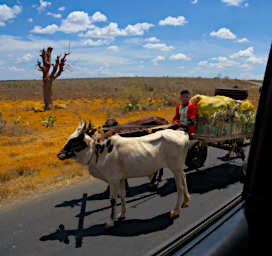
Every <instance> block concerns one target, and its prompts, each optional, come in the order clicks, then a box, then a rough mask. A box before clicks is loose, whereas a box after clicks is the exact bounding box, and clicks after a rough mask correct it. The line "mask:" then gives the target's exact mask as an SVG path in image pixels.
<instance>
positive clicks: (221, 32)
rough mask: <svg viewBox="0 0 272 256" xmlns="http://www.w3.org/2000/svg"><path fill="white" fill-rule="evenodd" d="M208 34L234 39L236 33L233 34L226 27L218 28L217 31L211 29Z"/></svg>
mask: <svg viewBox="0 0 272 256" xmlns="http://www.w3.org/2000/svg"><path fill="white" fill-rule="evenodd" d="M210 36H214V37H218V38H223V39H235V38H236V35H235V34H233V33H232V32H231V31H230V30H229V29H228V28H220V29H219V30H218V31H212V32H211V33H210Z"/></svg>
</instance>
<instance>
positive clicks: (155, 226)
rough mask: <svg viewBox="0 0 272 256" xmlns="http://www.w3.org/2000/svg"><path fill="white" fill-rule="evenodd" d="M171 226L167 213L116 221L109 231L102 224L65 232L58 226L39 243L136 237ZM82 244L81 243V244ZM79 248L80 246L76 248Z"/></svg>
mask: <svg viewBox="0 0 272 256" xmlns="http://www.w3.org/2000/svg"><path fill="white" fill-rule="evenodd" d="M172 224H173V219H171V218H170V217H169V212H167V213H164V214H161V215H158V216H156V217H153V218H150V219H144V220H142V219H130V220H125V221H118V222H117V223H116V225H115V226H114V227H113V228H111V229H109V230H108V229H105V228H104V224H98V225H94V226H91V227H89V228H86V229H74V230H65V227H64V225H63V224H61V225H60V226H59V229H57V230H56V232H54V233H52V234H49V235H45V236H42V237H41V238H40V241H49V240H50V241H52V240H53V241H54V240H58V241H59V242H64V243H66V244H68V243H70V240H69V237H71V236H72V237H75V239H76V241H78V240H81V241H82V239H83V238H84V237H88V236H102V235H107V236H125V237H128V236H138V235H142V234H148V233H151V232H156V231H159V230H163V229H166V228H167V227H169V226H170V225H172ZM81 244H82V243H81ZM76 247H80V246H76Z"/></svg>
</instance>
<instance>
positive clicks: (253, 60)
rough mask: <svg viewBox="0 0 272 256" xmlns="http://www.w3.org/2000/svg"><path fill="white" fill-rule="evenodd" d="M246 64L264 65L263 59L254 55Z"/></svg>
mask: <svg viewBox="0 0 272 256" xmlns="http://www.w3.org/2000/svg"><path fill="white" fill-rule="evenodd" d="M246 62H249V63H252V64H263V63H265V58H261V57H257V56H255V55H254V56H250V57H249V58H247V60H246Z"/></svg>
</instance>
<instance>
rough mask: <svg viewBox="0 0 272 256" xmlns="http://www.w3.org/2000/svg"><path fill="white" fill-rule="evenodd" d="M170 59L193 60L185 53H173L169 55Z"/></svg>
mask: <svg viewBox="0 0 272 256" xmlns="http://www.w3.org/2000/svg"><path fill="white" fill-rule="evenodd" d="M169 60H191V58H190V57H188V56H187V55H185V54H183V53H177V54H173V55H171V56H170V57H169Z"/></svg>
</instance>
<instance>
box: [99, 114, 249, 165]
mask: <svg viewBox="0 0 272 256" xmlns="http://www.w3.org/2000/svg"><path fill="white" fill-rule="evenodd" d="M234 127H235V124H233V125H231V127H230V129H229V131H228V132H226V128H227V127H226V126H225V125H222V127H221V129H219V131H217V132H216V134H211V133H208V132H207V133H203V132H201V129H197V132H196V133H195V134H192V135H190V148H189V151H188V154H187V158H186V162H185V163H186V165H187V167H188V168H189V169H198V168H200V167H202V166H203V165H204V163H205V161H206V159H207V153H208V146H211V147H216V148H219V149H224V150H228V151H233V152H235V153H239V154H240V156H241V158H242V160H244V158H245V155H244V152H243V147H245V146H247V145H249V142H248V141H249V138H250V136H249V135H248V134H243V133H241V131H242V130H241V129H234ZM176 128H177V127H176V126H175V125H173V124H169V123H168V122H167V121H166V120H165V119H162V118H160V117H147V118H144V119H140V120H137V121H134V122H131V123H128V124H124V125H118V124H116V126H113V127H112V126H104V127H103V130H104V136H105V137H110V136H112V135H113V134H119V135H120V136H124V137H137V136H144V135H147V134H150V133H154V132H156V131H159V130H163V129H176Z"/></svg>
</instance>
